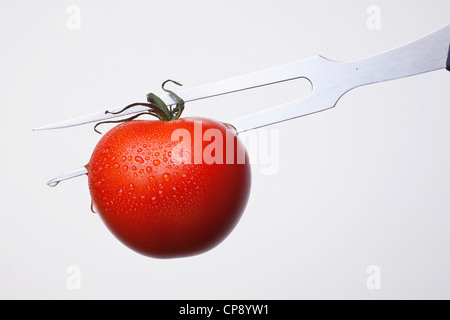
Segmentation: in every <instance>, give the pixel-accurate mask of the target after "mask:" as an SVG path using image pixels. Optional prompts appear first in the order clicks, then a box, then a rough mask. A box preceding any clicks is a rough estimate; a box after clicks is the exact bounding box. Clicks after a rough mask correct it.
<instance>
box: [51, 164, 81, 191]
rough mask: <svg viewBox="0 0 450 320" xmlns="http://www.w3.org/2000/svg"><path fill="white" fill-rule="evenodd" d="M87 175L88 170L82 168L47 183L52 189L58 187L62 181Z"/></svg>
mask: <svg viewBox="0 0 450 320" xmlns="http://www.w3.org/2000/svg"><path fill="white" fill-rule="evenodd" d="M87 173H88V170H87V168H86V167H81V168H78V169H75V170H72V171H70V172H67V173H65V174H63V175H60V176H59V177H57V178H55V179H52V180H50V181H49V182H47V185H49V186H50V187H56V186H57V185H58V183H60V182H61V181H64V180H68V179H72V178H75V177H79V176H82V175H85V174H87Z"/></svg>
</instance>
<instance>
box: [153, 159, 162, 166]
mask: <svg viewBox="0 0 450 320" xmlns="http://www.w3.org/2000/svg"><path fill="white" fill-rule="evenodd" d="M160 163H161V161H159V160H158V159H155V160H153V164H154V165H155V166H158V165H159V164H160Z"/></svg>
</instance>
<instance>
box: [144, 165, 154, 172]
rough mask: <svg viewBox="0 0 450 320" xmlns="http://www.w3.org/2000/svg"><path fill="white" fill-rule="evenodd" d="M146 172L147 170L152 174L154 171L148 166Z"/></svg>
mask: <svg viewBox="0 0 450 320" xmlns="http://www.w3.org/2000/svg"><path fill="white" fill-rule="evenodd" d="M145 170H147V172H148V173H150V172H152V171H153V169H152V167H150V166H148V167H147V168H145Z"/></svg>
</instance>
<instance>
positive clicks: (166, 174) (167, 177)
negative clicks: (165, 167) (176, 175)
mask: <svg viewBox="0 0 450 320" xmlns="http://www.w3.org/2000/svg"><path fill="white" fill-rule="evenodd" d="M163 179H164V180H165V181H169V180H170V174H168V173H164V174H163Z"/></svg>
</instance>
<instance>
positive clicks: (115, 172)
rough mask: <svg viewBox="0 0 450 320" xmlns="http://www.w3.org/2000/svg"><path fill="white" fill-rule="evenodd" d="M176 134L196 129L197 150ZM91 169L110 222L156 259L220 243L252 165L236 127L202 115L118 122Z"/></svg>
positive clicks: (93, 187) (95, 193) (241, 203)
mask: <svg viewBox="0 0 450 320" xmlns="http://www.w3.org/2000/svg"><path fill="white" fill-rule="evenodd" d="M177 129H180V130H181V131H180V130H178V131H176V130H177ZM210 129H212V130H210ZM177 132H178V133H179V132H181V133H185V134H186V133H188V134H189V135H190V138H191V143H190V147H191V148H188V147H187V146H189V143H188V142H189V140H188V139H187V138H189V136H186V135H185V136H183V138H180V137H179V136H178V135H176V134H175V135H174V133H177ZM205 133H206V134H205ZM208 133H209V134H208ZM211 133H213V136H214V138H211ZM219 133H220V135H221V136H222V137H218V136H217V135H218V134H219ZM174 137H175V139H173V138H174ZM219 138H220V139H219ZM227 139H231V140H227ZM199 140H200V141H199ZM230 141H231V143H232V144H231V147H230ZM183 143H184V144H183ZM180 146H183V147H182V148H180ZM227 148H228V149H227ZM188 149H190V150H188ZM227 152H228V153H227ZM230 152H231V153H230ZM239 155H241V159H239ZM242 155H243V156H242ZM202 156H203V157H205V156H207V157H209V158H210V159H206V158H204V159H201V157H202ZM211 157H213V158H214V159H215V162H214V163H212V164H211ZM180 159H181V160H182V161H180ZM199 159H201V161H199ZM242 160H244V161H242ZM86 168H87V169H88V179H89V190H90V193H91V197H92V201H93V203H94V205H95V207H96V209H97V212H98V213H99V215H100V217H101V218H102V220H103V221H104V223H105V224H106V226H107V227H108V228H109V230H110V231H111V232H112V233H113V234H114V235H115V236H116V237H117V238H118V239H119V240H120V241H121V242H123V243H124V244H125V245H127V246H128V247H130V248H131V249H133V250H135V251H137V252H139V253H141V254H144V255H147V256H152V257H159V258H173V257H183V256H189V255H194V254H199V253H202V252H205V251H207V250H209V249H211V248H212V247H214V246H216V245H217V244H219V243H220V242H221V241H222V240H223V239H224V238H225V237H226V236H227V235H228V234H229V233H230V232H231V231H232V230H233V228H234V227H235V225H236V223H237V222H238V221H239V219H240V217H241V215H242V212H243V210H244V208H245V206H246V203H247V199H248V196H249V192H250V181H251V177H250V164H249V161H248V157H247V153H246V151H245V147H244V146H243V144H242V142H241V141H240V140H239V139H238V137H237V136H236V133H235V131H232V130H230V127H228V126H227V125H225V124H223V123H220V122H217V121H213V120H208V119H202V118H184V119H179V120H174V121H166V122H162V121H142V120H134V121H128V122H125V123H123V124H120V125H118V126H116V127H114V128H112V129H111V130H110V131H108V132H107V133H106V134H105V135H104V136H103V137H102V139H101V140H100V141H99V143H98V144H97V146H96V147H95V150H94V152H93V154H92V157H91V159H90V161H89V164H88V165H87V166H86Z"/></svg>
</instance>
